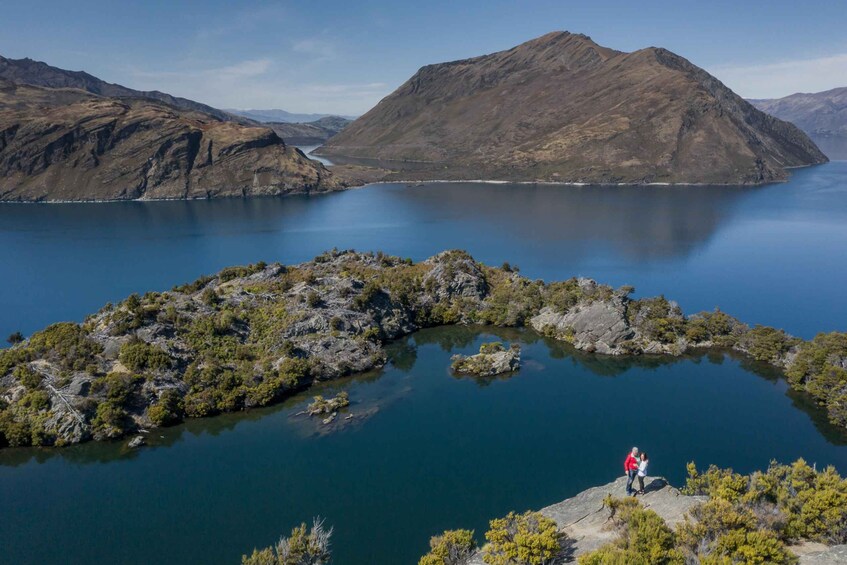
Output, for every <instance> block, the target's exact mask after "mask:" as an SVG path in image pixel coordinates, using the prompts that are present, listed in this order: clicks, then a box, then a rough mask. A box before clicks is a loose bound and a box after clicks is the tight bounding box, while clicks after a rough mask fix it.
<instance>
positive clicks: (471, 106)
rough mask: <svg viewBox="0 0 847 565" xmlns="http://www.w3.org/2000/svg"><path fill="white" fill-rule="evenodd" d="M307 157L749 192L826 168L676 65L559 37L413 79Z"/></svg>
mask: <svg viewBox="0 0 847 565" xmlns="http://www.w3.org/2000/svg"><path fill="white" fill-rule="evenodd" d="M319 151H320V152H321V153H323V154H327V155H341V156H349V157H357V158H367V159H378V160H383V161H384V162H391V161H416V162H429V163H431V164H432V165H433V166H432V168H431V170H430V171H426V170H425V168H424V167H422V166H420V163H416V165H417V166H416V167H415V168H416V170H418V171H420V170H421V169H424V171H423V172H419V174H418V176H421V177H426V176H429V177H430V178H432V177H440V178H445V177H446V178H466V179H467V178H481V177H485V178H496V179H504V180H530V181H531V180H548V181H569V182H636V183H639V182H675V183H682V182H691V183H730V184H735V183H758V182H767V181H772V180H779V179H783V178H785V177H786V175H787V173H786V170H785V168H786V167H790V166H800V165H809V164H814V163H822V162H825V161H826V157H825V156H824V155H823V154H822V153H821V152H820V151H819V150H818V148H817V147H816V146H815V145H814V143H812V142H811V141H810V140H809V139H808V137H806V135H805V134H804V133H803V132H802V131H800V130H799V129H798V128H796V127H795V126H793V125H792V124H789V123H786V122H782V121H780V120H778V119H775V118H773V117H770V116H768V115H766V114H764V113H762V112H760V111H759V110H756V109H755V108H754V107H753V106H752V105H750V104H749V103H747V102H746V101H744V100H743V99H742V98H740V97H739V96H737V95H736V94H735V93H733V92H732V91H731V90H729V89H728V88H727V87H725V86H724V85H723V84H721V83H720V82H719V81H718V80H717V79H715V78H714V77H712V76H711V75H709V74H708V73H706V72H705V71H703V70H702V69H700V68H698V67H696V66H694V65H692V64H691V63H690V62H688V61H687V60H685V59H683V58H682V57H679V56H678V55H675V54H673V53H671V52H669V51H667V50H664V49H657V48H652V47H651V48H647V49H642V50H639V51H636V52H633V53H622V52H619V51H614V50H612V49H608V48H605V47H602V46H600V45H597V44H596V43H594V42H593V41H591V39H590V38H588V37H585V36H582V35H575V34H571V33H567V32H555V33H550V34H547V35H545V36H542V37H540V38H537V39H535V40H532V41H529V42H527V43H524V44H522V45H519V46H517V47H514V48H512V49H509V50H507V51H501V52H498V53H494V54H491V55H485V56H482V57H476V58H473V59H466V60H462V61H454V62H451V63H442V64H437V65H428V66H426V67H423V68H422V69H421V70H420V71H418V72H417V73H416V74H415V75H414V76H413V77H412V78H411V79H409V80H408V81H407V82H406V83H405V84H403V85H402V86H400V87H399V88H398V89H397V90H396V91H395V92H394V93H392V94H391V95H389V96H388V97H386V98H385V99H383V100H382V101H381V102H380V103H379V104H378V105H377V106H376V107H374V108H373V109H372V110H370V111H369V112H368V113H367V114H365V115H364V116H362V117H361V118H359V119H358V120H356V121H354V122H353V123H352V124H350V125H349V126H348V127H347V128H346V129H345V130H344V131H342V132H341V133H339V134H338V135H337V136H335V137H334V138H332V139H331V140H330V141H329V142H328V143H327V144H326V145H325V147H324V148H323V149H322V150H319ZM395 166H396V167H403V165H395Z"/></svg>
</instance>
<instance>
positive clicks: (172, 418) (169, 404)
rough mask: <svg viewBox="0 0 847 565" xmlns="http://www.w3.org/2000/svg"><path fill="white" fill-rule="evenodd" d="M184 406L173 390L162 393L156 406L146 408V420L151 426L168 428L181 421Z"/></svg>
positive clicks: (177, 393)
mask: <svg viewBox="0 0 847 565" xmlns="http://www.w3.org/2000/svg"><path fill="white" fill-rule="evenodd" d="M183 410H184V405H183V402H182V397H181V396H180V395H179V392H177V391H176V390H175V389H172V388H169V389H167V390H165V391H164V392H162V394H161V396H160V397H159V400H158V401H157V402H156V404H153V405H152V406H150V407H148V408H147V418H148V419H149V420H150V422H152V423H153V425H156V426H170V425H172V424H176V423H178V422H179V421H181V420H182V414H183Z"/></svg>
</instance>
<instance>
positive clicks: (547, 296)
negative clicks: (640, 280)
mask: <svg viewBox="0 0 847 565" xmlns="http://www.w3.org/2000/svg"><path fill="white" fill-rule="evenodd" d="M624 290H628V289H624ZM543 294H544V304H545V305H547V306H550V307H551V308H552V309H553V310H554V311H556V312H558V313H560V314H564V313H566V312H567V311H568V310H570V309H571V308H573V307H574V306H576V305H577V304H578V303H580V302H586V303H590V302H594V301H603V300H609V299H610V298H611V297H612V295H613V294H614V291H613V290H612V288H611V287H610V286H606V285H602V284H598V285H596V286H595V287H594V288H593V290H592V291H591V293H590V294H586V290H584V289H583V288H582V287H580V286H579V281H578V280H577V279H575V278H571V279H568V280H566V281H557V282H552V283H550V284H548V285H547V286H546V287H545V288H544V292H543Z"/></svg>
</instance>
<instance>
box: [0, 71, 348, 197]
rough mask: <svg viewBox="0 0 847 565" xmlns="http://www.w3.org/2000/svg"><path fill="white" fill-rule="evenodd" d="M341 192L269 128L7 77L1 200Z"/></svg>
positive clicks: (0, 92) (3, 83) (0, 116)
mask: <svg viewBox="0 0 847 565" xmlns="http://www.w3.org/2000/svg"><path fill="white" fill-rule="evenodd" d="M342 187H343V185H342V184H341V183H339V182H337V180H336V179H335V177H334V176H333V175H332V173H330V172H329V171H327V170H326V168H325V167H324V166H323V165H321V164H320V163H318V162H316V161H312V160H310V159H308V158H307V157H305V156H304V155H303V154H302V152H300V151H298V150H297V149H295V148H293V147H288V146H286V145H285V143H284V141H283V140H282V139H281V138H280V137H279V136H278V135H277V134H276V133H275V132H274V131H273V130H272V129H270V128H265V127H253V126H249V125H243V124H239V123H236V122H233V121H226V120H221V119H218V118H217V117H215V116H213V115H210V114H207V113H205V112H200V111H191V110H184V109H179V108H176V107H174V106H172V105H170V104H167V103H164V102H160V101H158V100H153V99H150V98H144V97H141V98H130V97H105V96H101V95H98V94H93V93H90V92H88V91H86V90H81V89H75V88H48V87H42V86H35V85H28V84H22V83H18V82H11V81H8V80H5V79H0V200H6V201H92V200H133V199H190V198H212V197H222V196H253V195H277V194H288V193H292V192H313V191H316V192H322V191H328V190H336V189H339V188H342Z"/></svg>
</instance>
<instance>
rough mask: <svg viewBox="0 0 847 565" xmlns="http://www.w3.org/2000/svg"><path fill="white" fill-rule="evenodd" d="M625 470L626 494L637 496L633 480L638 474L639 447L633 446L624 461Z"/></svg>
mask: <svg viewBox="0 0 847 565" xmlns="http://www.w3.org/2000/svg"><path fill="white" fill-rule="evenodd" d="M623 470H624V473H626V494H628V495H630V496H635V489H634V488H632V482H633V481H634V480H635V477H636V476H637V475H638V448H637V447H633V448H632V451H631V452H630V454H629V455H627V456H626V459H625V460H624V462H623Z"/></svg>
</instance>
